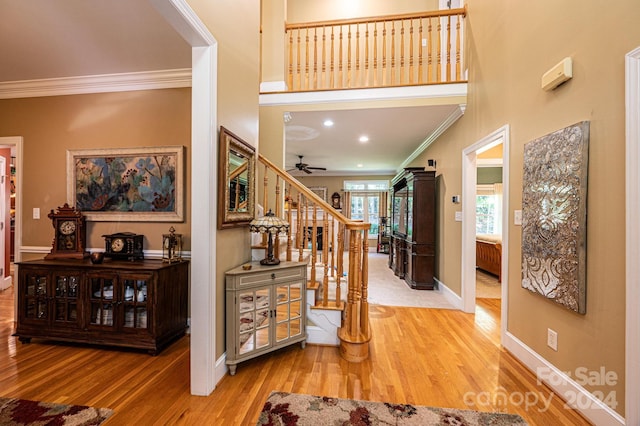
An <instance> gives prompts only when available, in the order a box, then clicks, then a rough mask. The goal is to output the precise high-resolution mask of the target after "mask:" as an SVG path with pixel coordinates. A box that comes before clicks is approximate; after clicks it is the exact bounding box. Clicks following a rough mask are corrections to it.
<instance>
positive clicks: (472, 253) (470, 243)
mask: <svg viewBox="0 0 640 426" xmlns="http://www.w3.org/2000/svg"><path fill="white" fill-rule="evenodd" d="M509 133H510V131H509V125H508V124H506V125H504V126H502V127H500V128H499V129H497V130H495V131H494V132H492V133H491V134H489V135H487V136H485V137H484V138H482V139H480V140H479V141H477V142H475V143H473V144H471V145H469V146H468V147H467V148H465V149H464V150H463V151H462V253H461V254H462V256H461V258H462V260H461V283H462V289H461V293H462V310H463V311H464V312H469V313H474V312H475V309H476V271H475V269H476V262H475V258H476V185H477V180H478V179H477V169H476V160H477V158H476V157H477V152H478V150H482V149H483V148H484V149H486V148H489V147H490V146H493V145H497V144H498V143H500V142H502V190H503V195H502V262H501V264H502V265H501V276H502V285H501V288H502V295H501V297H502V303H501V312H500V341H501V342H504V339H505V336H506V331H507V312H508V302H509V299H508V294H509V292H508V290H509V209H510V203H509V145H510V140H509Z"/></svg>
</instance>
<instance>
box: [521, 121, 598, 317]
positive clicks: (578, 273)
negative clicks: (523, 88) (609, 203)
mask: <svg viewBox="0 0 640 426" xmlns="http://www.w3.org/2000/svg"><path fill="white" fill-rule="evenodd" d="M588 161H589V122H588V121H583V122H581V123H577V124H574V125H572V126H569V127H567V128H564V129H562V130H558V131H557V132H554V133H551V134H549V135H546V136H543V137H541V138H539V139H536V140H533V141H531V142H529V143H527V144H526V145H525V148H524V176H523V188H522V287H524V288H526V289H528V290H531V291H533V292H535V293H539V294H541V295H543V296H545V297H547V298H549V299H551V300H553V301H554V302H556V303H559V304H560V305H562V306H564V307H566V308H568V309H571V310H573V311H575V312H578V313H580V314H584V313H585V312H586V250H587V248H586V241H587V165H588Z"/></svg>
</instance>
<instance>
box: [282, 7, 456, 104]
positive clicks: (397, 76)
mask: <svg viewBox="0 0 640 426" xmlns="http://www.w3.org/2000/svg"><path fill="white" fill-rule="evenodd" d="M465 14H466V10H465V9H449V10H440V11H433V12H423V13H415V14H405V15H392V16H379V17H369V18H360V19H348V20H335V21H324V22H309V23H299V24H287V25H286V27H285V33H286V36H285V42H286V51H287V74H286V77H287V79H286V81H287V89H288V91H290V92H301V91H314V90H337V89H358V88H370V87H397V86H412V85H425V84H444V83H462V82H466V80H465V79H464V77H463V75H462V69H463V63H462V60H463V55H462V51H461V46H462V21H463V19H464V17H465Z"/></svg>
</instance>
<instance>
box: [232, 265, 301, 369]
mask: <svg viewBox="0 0 640 426" xmlns="http://www.w3.org/2000/svg"><path fill="white" fill-rule="evenodd" d="M247 265H250V266H251V268H250V269H245V268H244V267H243V266H239V267H237V268H234V269H232V270H230V271H228V272H227V273H226V275H225V284H226V305H227V321H226V323H227V325H226V330H227V365H228V366H229V371H230V373H231V375H234V374H235V373H236V367H237V364H238V363H240V362H242V361H246V360H248V359H251V358H255V357H257V356H259V355H263V354H266V353H268V352H271V351H274V350H276V349H279V348H282V347H285V346H288V345H291V344H294V343H298V342H301V345H302V347H303V348H304V346H305V342H306V339H307V330H306V283H307V264H306V263H305V262H281V263H280V264H279V265H276V266H264V265H260V262H251V263H249V264H247Z"/></svg>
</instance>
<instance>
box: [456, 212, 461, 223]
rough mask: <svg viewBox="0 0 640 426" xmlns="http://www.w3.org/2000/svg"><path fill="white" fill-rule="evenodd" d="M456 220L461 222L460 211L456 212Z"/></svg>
mask: <svg viewBox="0 0 640 426" xmlns="http://www.w3.org/2000/svg"><path fill="white" fill-rule="evenodd" d="M456 222H462V212H456Z"/></svg>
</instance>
